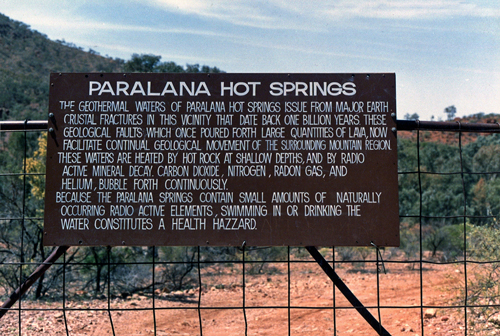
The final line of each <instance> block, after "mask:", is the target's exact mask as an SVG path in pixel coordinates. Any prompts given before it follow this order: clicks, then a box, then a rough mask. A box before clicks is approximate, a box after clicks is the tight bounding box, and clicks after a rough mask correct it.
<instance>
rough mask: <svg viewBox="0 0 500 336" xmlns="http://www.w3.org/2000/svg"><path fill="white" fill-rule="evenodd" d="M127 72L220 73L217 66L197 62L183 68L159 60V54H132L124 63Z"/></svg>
mask: <svg viewBox="0 0 500 336" xmlns="http://www.w3.org/2000/svg"><path fill="white" fill-rule="evenodd" d="M124 69H125V71H127V72H154V73H166V72H168V73H188V72H189V73H220V72H222V71H221V70H220V69H219V68H217V67H209V66H208V65H203V66H201V67H200V65H199V64H187V65H186V68H185V69H184V68H183V67H182V66H180V65H178V64H176V63H175V62H161V56H158V55H152V54H142V55H139V54H133V55H132V58H131V59H130V61H127V62H126V63H125V68H124Z"/></svg>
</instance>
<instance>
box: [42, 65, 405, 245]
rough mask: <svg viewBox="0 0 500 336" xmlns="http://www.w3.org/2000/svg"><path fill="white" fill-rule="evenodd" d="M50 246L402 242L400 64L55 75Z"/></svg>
mask: <svg viewBox="0 0 500 336" xmlns="http://www.w3.org/2000/svg"><path fill="white" fill-rule="evenodd" d="M50 83H51V89H50V102H49V109H50V111H49V112H50V114H49V136H48V144H47V182H46V200H45V228H44V231H45V239H44V243H45V245H115V246H116V245H156V246H160V245H241V244H242V243H243V242H246V244H247V245H252V246H259V245H260V246H262V245H291V246H305V245H306V246H307V245H322V246H342V245H344V246H345V245H370V244H371V243H372V242H373V243H374V244H376V245H377V246H397V245H399V214H398V178H397V152H396V150H397V144H396V132H395V130H396V122H395V112H396V98H395V97H396V93H395V75H394V74H370V75H367V74H354V75H353V74H135V73H132V74H116V73H114V74H103V73H101V74H99V73H92V74H66V73H63V74H52V75H51V77H50Z"/></svg>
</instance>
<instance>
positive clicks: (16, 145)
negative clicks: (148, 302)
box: [0, 14, 500, 323]
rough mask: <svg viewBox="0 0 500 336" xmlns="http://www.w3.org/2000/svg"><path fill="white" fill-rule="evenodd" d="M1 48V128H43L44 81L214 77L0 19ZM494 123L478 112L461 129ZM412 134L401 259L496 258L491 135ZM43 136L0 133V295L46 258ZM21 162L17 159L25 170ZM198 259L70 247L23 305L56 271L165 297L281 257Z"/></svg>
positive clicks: (479, 279) (487, 286)
mask: <svg viewBox="0 0 500 336" xmlns="http://www.w3.org/2000/svg"><path fill="white" fill-rule="evenodd" d="M0 41H1V43H2V48H1V49H0V120H6V119H14V120H23V119H45V114H46V113H47V106H48V101H47V99H48V86H49V85H48V78H49V73H50V72H91V71H106V72H118V71H127V72H177V73H179V72H202V73H216V72H221V70H219V69H218V68H216V67H209V66H200V65H198V64H195V65H186V66H185V67H183V66H180V65H177V64H175V63H174V62H162V61H161V57H160V56H156V55H139V54H134V55H132V57H131V59H130V60H129V61H123V60H119V59H111V58H108V57H102V56H100V55H98V54H96V53H95V52H93V51H88V52H86V51H84V50H82V49H81V48H78V47H76V46H74V45H71V44H68V43H66V42H64V41H55V42H54V41H50V40H48V39H47V38H46V37H45V36H44V35H42V34H40V33H38V32H35V31H32V30H30V29H29V27H27V26H26V25H24V24H22V23H19V22H15V21H12V20H10V19H8V18H7V17H5V16H3V15H1V14H0ZM445 113H446V114H447V116H448V119H453V118H454V117H455V114H456V109H455V107H454V106H450V107H448V108H446V109H445ZM406 118H407V119H418V115H417V114H413V115H410V114H408V115H407V116H406ZM496 118H497V117H496V116H494V115H493V116H492V115H484V114H482V113H479V114H476V115H474V116H471V118H470V120H471V121H473V122H477V121H484V120H487V121H491V120H496ZM401 133H404V132H401ZM407 133H408V132H407ZM419 136H420V140H421V142H420V144H419V145H418V144H417V141H416V137H415V136H411V135H410V136H408V134H406V135H405V134H400V136H399V139H398V160H399V162H398V166H399V171H400V172H401V173H402V174H400V175H399V206H400V215H401V222H402V223H401V247H400V250H401V251H402V252H403V253H404V256H405V257H406V258H407V259H409V260H415V259H416V258H417V257H418V256H417V254H418V253H419V251H420V244H422V246H423V248H424V250H425V251H428V253H429V255H430V256H431V257H432V258H439V259H440V260H443V261H450V260H457V259H461V258H463V257H464V253H465V251H467V258H468V259H472V260H476V261H493V260H495V261H496V260H499V258H500V256H499V255H498V253H499V251H500V243H499V238H500V237H499V232H500V231H499V230H498V225H499V215H500V176H499V174H500V156H499V155H498V153H499V151H500V134H492V135H483V136H478V135H467V136H464V137H463V141H462V142H463V145H462V148H461V149H462V152H460V148H458V145H457V144H458V141H457V134H455V133H448V135H446V137H445V138H442V137H441V138H440V136H442V134H440V135H439V136H437V137H436V134H435V133H433V132H421V133H420V135H419ZM44 137H45V134H43V135H41V136H40V137H38V135H37V134H35V133H27V134H24V133H22V132H12V133H7V132H3V133H0V146H1V151H0V288H3V293H2V294H7V293H10V292H12V290H14V289H16V288H17V287H18V286H19V281H20V278H22V279H24V278H26V277H27V276H28V275H29V274H30V273H31V272H32V271H33V269H34V268H35V267H36V264H37V263H40V262H42V261H43V260H45V259H46V257H47V256H48V255H49V253H50V252H51V249H50V248H44V247H43V245H42V239H43V221H42V219H41V218H42V211H43V210H42V209H43V199H44V174H45V165H44V160H45V143H46V140H45V138H44ZM417 145H418V147H417ZM23 157H27V158H28V159H27V160H26V162H24V159H23ZM24 163H25V164H24ZM23 172H26V173H29V175H24V174H22V173H23ZM13 173H16V174H13ZM420 191H421V193H420ZM24 195H26V196H25V197H24ZM464 218H465V223H466V225H464ZM421 233H422V237H421V236H420V234H421ZM464 238H467V239H464ZM465 241H466V242H467V246H466V245H465ZM198 251H199V250H198V248H196V247H160V248H155V247H144V248H143V247H121V248H114V249H113V253H109V249H108V248H105V247H90V248H83V247H80V248H72V249H71V250H70V252H69V253H68V254H67V255H66V256H65V258H66V260H65V261H66V262H67V264H66V266H65V265H62V264H58V265H55V266H54V267H52V268H51V269H50V270H49V271H48V272H47V273H46V274H45V275H44V276H43V277H42V278H41V279H40V280H39V281H38V282H37V284H36V288H35V289H34V290H33V291H32V292H30V295H31V296H32V297H33V298H37V299H38V298H42V297H44V296H46V295H49V294H50V293H57V292H58V289H60V287H61V286H62V274H63V272H65V274H66V283H72V284H76V285H74V286H73V287H72V288H71V289H69V291H72V292H74V294H75V295H78V293H80V292H82V291H83V292H85V293H90V295H93V296H95V297H98V296H100V295H103V294H104V293H105V292H106V284H107V283H108V282H107V279H110V280H111V282H112V284H113V286H114V288H116V289H117V290H119V291H120V293H121V294H122V295H129V294H131V293H134V292H137V291H151V290H152V289H153V288H156V289H160V290H162V291H174V290H178V289H182V288H189V287H191V286H195V285H196V278H197V276H196V274H195V273H196V269H197V261H198V259H200V261H201V262H202V265H204V266H203V267H206V266H209V265H210V263H212V262H213V263H215V262H221V261H222V262H224V261H227V262H228V263H229V262H231V261H233V262H234V261H235V260H241V258H242V257H243V256H244V258H245V260H247V261H250V263H249V264H250V265H251V266H250V267H249V269H248V272H249V273H260V272H263V271H265V269H266V267H267V266H268V264H267V262H268V261H271V260H273V261H274V260H285V259H286V250H285V248H278V247H275V248H267V249H251V248H248V249H246V250H245V254H244V255H243V254H242V253H241V251H239V250H238V249H237V248H211V247H210V248H209V247H204V248H203V249H202V254H201V255H198ZM336 251H337V258H338V259H337V260H343V261H350V260H358V261H360V260H361V262H364V261H365V259H366V258H367V256H368V255H369V253H370V250H368V249H367V248H347V247H343V248H337V249H336ZM108 261H110V262H111V264H108ZM70 262H71V263H70ZM19 263H20V264H21V265H22V266H20V265H19ZM153 271H154V272H155V277H154V279H155V281H154V282H153V281H151V280H152V279H153V277H152V274H153ZM499 280H500V271H499V268H498V264H497V263H489V264H486V265H482V267H481V268H480V270H479V271H478V272H476V273H475V276H474V277H472V278H471V280H470V285H469V293H468V296H469V301H468V303H469V304H471V303H477V304H479V305H485V308H484V309H482V310H481V309H477V310H472V313H473V316H476V317H477V321H481V318H483V317H484V316H489V315H492V314H494V312H495V311H494V310H491V309H490V308H489V307H488V306H487V305H488V304H495V305H498V304H499V297H500V296H499V295H500V290H499V287H498V283H499ZM477 323H479V322H477Z"/></svg>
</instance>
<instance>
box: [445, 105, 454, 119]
mask: <svg viewBox="0 0 500 336" xmlns="http://www.w3.org/2000/svg"><path fill="white" fill-rule="evenodd" d="M444 113H445V114H446V115H447V119H448V120H453V119H455V115H456V114H457V108H456V107H455V106H454V105H451V106H448V107H447V108H445V109H444Z"/></svg>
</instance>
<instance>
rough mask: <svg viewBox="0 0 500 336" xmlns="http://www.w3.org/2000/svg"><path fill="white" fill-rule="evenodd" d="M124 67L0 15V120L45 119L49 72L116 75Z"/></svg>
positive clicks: (118, 60) (120, 63)
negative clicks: (100, 72)
mask: <svg viewBox="0 0 500 336" xmlns="http://www.w3.org/2000/svg"><path fill="white" fill-rule="evenodd" d="M123 66H124V61H123V60H120V59H111V58H106V57H102V56H100V55H97V54H95V53H91V52H85V51H83V50H82V49H80V48H77V47H76V46H73V45H69V44H66V43H64V42H61V41H51V40H49V39H48V38H47V36H45V35H43V34H40V33H38V32H36V31H33V30H31V29H30V28H29V26H27V25H25V24H24V23H21V22H17V21H14V20H11V19H9V18H8V17H6V16H5V15H2V14H0V120H5V119H17V120H22V119H26V118H27V119H45V118H46V116H45V114H46V112H47V105H48V92H49V74H50V73H51V72H91V71H92V72H94V71H104V72H119V71H123Z"/></svg>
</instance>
